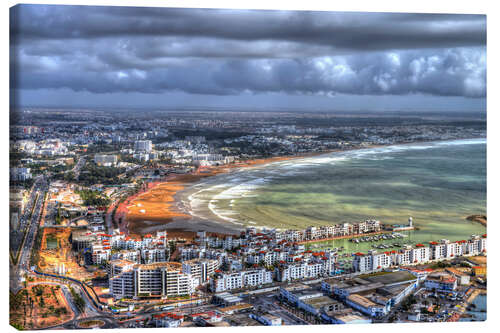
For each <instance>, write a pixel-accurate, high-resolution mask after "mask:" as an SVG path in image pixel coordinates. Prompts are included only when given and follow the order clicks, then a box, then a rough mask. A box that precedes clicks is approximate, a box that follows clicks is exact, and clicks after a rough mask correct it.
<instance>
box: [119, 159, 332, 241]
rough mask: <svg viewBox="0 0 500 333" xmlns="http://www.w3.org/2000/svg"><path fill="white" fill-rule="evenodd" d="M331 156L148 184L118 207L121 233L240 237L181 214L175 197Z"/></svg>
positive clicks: (252, 163) (209, 170)
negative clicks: (209, 183) (237, 175)
mask: <svg viewBox="0 0 500 333" xmlns="http://www.w3.org/2000/svg"><path fill="white" fill-rule="evenodd" d="M330 152H333V151H324V152H320V153H310V154H301V155H294V156H279V157H270V158H261V159H255V160H249V161H242V162H238V163H234V164H230V165H223V166H215V167H200V168H198V169H197V170H196V172H194V173H191V174H173V175H170V176H168V177H167V179H166V180H165V181H161V182H153V183H149V184H148V185H147V186H148V187H147V189H145V190H143V191H141V192H139V193H138V194H135V195H133V196H131V197H129V198H127V200H125V201H124V202H123V203H121V204H120V205H119V206H118V208H117V211H116V217H115V219H116V220H119V219H120V218H122V223H121V224H120V229H121V231H124V232H126V233H127V234H132V235H144V234H147V233H151V232H154V231H156V230H160V229H168V230H169V234H170V235H171V236H172V237H179V238H186V239H190V238H192V237H193V235H194V232H195V231H197V230H205V231H208V232H212V233H218V234H236V233H239V230H236V229H234V228H232V227H231V228H230V227H228V226H224V225H221V224H220V223H218V222H210V221H206V220H201V219H198V218H193V217H192V216H191V215H188V214H186V213H184V212H181V211H179V210H178V209H177V208H176V206H175V194H176V193H177V192H179V191H182V190H183V189H184V188H185V187H186V186H187V185H190V184H193V183H196V182H197V181H199V180H201V179H203V178H206V177H211V176H215V175H217V174H221V173H227V172H231V171H232V170H234V169H239V168H251V167H256V166H260V165H264V164H268V163H273V162H280V161H286V160H291V159H299V158H305V157H311V156H316V155H321V154H327V153H330Z"/></svg>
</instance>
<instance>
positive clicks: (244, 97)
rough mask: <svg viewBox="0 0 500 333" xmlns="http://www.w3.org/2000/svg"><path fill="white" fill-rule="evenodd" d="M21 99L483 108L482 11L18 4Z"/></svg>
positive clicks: (15, 80) (17, 88)
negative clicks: (294, 9)
mask: <svg viewBox="0 0 500 333" xmlns="http://www.w3.org/2000/svg"><path fill="white" fill-rule="evenodd" d="M10 20H11V23H10V29H11V71H12V75H11V91H12V92H13V94H12V96H13V97H14V98H15V101H16V103H17V104H19V105H24V106H27V105H48V106H71V105H76V106H110V107H112V106H119V107H127V106H131V107H142V106H145V107H155V108H170V107H204V106H209V107H237V108H249V107H257V108H299V109H300V108H303V109H328V110H463V111H468V110H478V111H484V110H485V108H486V17H485V16H484V15H445V14H392V13H342V12H304V11H252V10H215V9H172V8H163V9H161V8H134V7H85V6H44V5H20V6H16V7H13V8H12V9H11V15H10Z"/></svg>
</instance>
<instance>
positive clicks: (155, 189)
mask: <svg viewBox="0 0 500 333" xmlns="http://www.w3.org/2000/svg"><path fill="white" fill-rule="evenodd" d="M470 139H485V138H461V139H453V140H435V141H419V142H411V143H396V144H387V145H369V146H365V147H355V148H352V149H332V150H326V151H321V152H311V153H304V154H298V155H290V156H274V157H269V158H259V159H253V160H246V161H241V162H238V163H234V164H230V165H222V166H214V167H199V168H198V169H197V170H196V171H195V172H194V173H190V174H174V175H169V176H168V177H167V178H166V179H165V180H162V181H158V182H154V183H151V184H152V185H151V186H149V187H148V189H147V190H146V191H144V192H142V193H139V194H136V195H134V196H132V197H130V198H127V200H126V202H127V203H128V206H127V207H126V210H125V212H124V214H123V215H122V216H123V217H124V220H125V223H122V225H120V229H121V230H122V231H124V232H126V233H127V234H133V235H144V234H147V233H151V232H154V231H156V230H160V229H167V230H172V231H174V230H176V233H178V234H180V235H183V236H186V237H187V236H191V235H192V234H194V233H195V232H196V231H198V230H200V229H203V230H206V231H208V232H213V233H219V234H237V233H239V232H240V231H241V228H237V227H236V226H233V225H229V224H224V223H223V222H221V221H209V220H206V219H202V218H198V217H196V216H192V215H190V214H189V213H186V212H185V211H181V210H180V209H179V208H178V207H177V205H176V203H177V198H176V195H177V194H178V193H179V192H181V191H183V190H184V189H185V188H186V187H187V186H190V185H193V184H195V183H197V182H198V181H200V180H202V179H204V178H207V177H212V176H215V175H218V174H225V173H229V172H232V171H234V170H239V169H245V168H252V167H256V166H262V165H267V164H271V163H275V162H281V161H288V160H295V159H303V158H308V157H314V156H321V155H326V154H331V153H338V152H347V151H355V150H364V149H375V148H385V147H391V146H400V145H412V144H424V143H434V142H446V141H450V142H452V141H458V140H470Z"/></svg>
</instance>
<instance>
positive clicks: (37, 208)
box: [10, 176, 48, 293]
mask: <svg viewBox="0 0 500 333" xmlns="http://www.w3.org/2000/svg"><path fill="white" fill-rule="evenodd" d="M47 191H48V183H47V181H46V179H45V177H43V176H39V177H37V179H36V181H35V183H34V185H33V189H32V193H31V195H30V201H29V202H28V205H30V206H31V207H32V208H33V210H32V214H31V210H30V213H28V211H26V212H25V213H24V214H23V218H22V219H21V221H20V229H26V235H25V238H24V242H23V243H22V244H21V245H20V246H21V248H20V250H19V251H20V253H19V260H18V262H17V265H13V264H11V267H10V289H11V290H12V291H13V292H15V293H16V292H17V291H19V289H21V277H22V276H23V275H24V274H25V272H26V271H27V270H28V268H29V264H30V262H29V261H30V257H31V250H32V249H33V246H34V242H35V238H36V235H37V231H38V229H39V223H40V217H41V213H42V208H43V202H44V197H45V193H46V192H47ZM31 200H33V202H32V201H31ZM27 207H28V206H27ZM27 214H28V215H27ZM29 214H31V216H30V215H29Z"/></svg>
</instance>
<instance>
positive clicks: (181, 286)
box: [109, 262, 198, 299]
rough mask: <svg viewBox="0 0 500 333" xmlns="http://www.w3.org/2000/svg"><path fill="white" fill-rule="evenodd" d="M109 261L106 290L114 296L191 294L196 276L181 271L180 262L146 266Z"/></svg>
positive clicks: (196, 283) (196, 280)
mask: <svg viewBox="0 0 500 333" xmlns="http://www.w3.org/2000/svg"><path fill="white" fill-rule="evenodd" d="M117 266H120V265H116V264H115V263H110V267H112V268H110V272H113V273H116V272H118V274H116V275H114V276H112V275H110V278H109V287H110V292H111V294H112V295H113V297H114V298H115V299H120V298H135V299H137V298H141V297H161V298H165V297H170V296H181V295H191V294H193V293H194V290H195V288H196V286H197V285H198V279H196V278H193V276H192V275H191V274H185V273H183V272H182V271H181V264H179V263H174V262H162V263H155V264H148V265H141V264H135V265H134V266H132V267H131V266H130V264H122V266H121V268H117Z"/></svg>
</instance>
